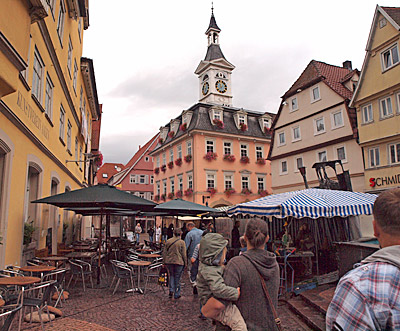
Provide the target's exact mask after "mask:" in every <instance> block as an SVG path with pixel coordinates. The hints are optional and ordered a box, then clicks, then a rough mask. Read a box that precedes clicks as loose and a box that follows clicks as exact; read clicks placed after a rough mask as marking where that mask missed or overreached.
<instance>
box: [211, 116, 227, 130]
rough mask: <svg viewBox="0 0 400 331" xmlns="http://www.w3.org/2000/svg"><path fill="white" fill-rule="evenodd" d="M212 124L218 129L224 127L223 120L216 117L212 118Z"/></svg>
mask: <svg viewBox="0 0 400 331" xmlns="http://www.w3.org/2000/svg"><path fill="white" fill-rule="evenodd" d="M213 124H214V125H215V126H216V127H217V128H219V129H223V128H224V127H225V125H224V122H222V121H221V120H219V119H218V118H214V119H213Z"/></svg>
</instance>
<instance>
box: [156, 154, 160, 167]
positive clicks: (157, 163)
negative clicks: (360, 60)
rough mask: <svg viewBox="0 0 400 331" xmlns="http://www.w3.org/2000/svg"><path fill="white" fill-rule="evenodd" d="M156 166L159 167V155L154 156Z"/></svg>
mask: <svg viewBox="0 0 400 331" xmlns="http://www.w3.org/2000/svg"><path fill="white" fill-rule="evenodd" d="M156 168H160V156H157V157H156Z"/></svg>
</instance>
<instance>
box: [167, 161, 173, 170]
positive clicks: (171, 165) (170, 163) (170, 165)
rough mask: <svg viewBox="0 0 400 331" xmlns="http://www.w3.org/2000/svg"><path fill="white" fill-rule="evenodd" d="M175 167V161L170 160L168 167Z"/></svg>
mask: <svg viewBox="0 0 400 331" xmlns="http://www.w3.org/2000/svg"><path fill="white" fill-rule="evenodd" d="M173 167H174V162H173V161H170V162H168V168H169V169H172V168H173Z"/></svg>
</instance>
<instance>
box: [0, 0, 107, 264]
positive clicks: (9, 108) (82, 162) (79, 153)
mask: <svg viewBox="0 0 400 331" xmlns="http://www.w3.org/2000/svg"><path fill="white" fill-rule="evenodd" d="M88 26H89V20H88V4H87V1H85V0H47V1H45V0H28V1H27V0H2V1H1V2H0V219H1V223H0V233H1V234H0V236H1V237H2V245H0V268H2V267H3V266H4V265H9V264H20V263H23V262H24V260H23V259H24V256H25V257H26V254H27V253H26V249H27V248H28V247H31V249H32V248H36V249H43V248H45V247H46V246H47V247H48V248H49V249H50V251H52V252H53V253H55V252H56V249H57V243H60V242H62V241H63V234H64V239H65V234H66V233H67V232H68V231H66V230H68V229H69V237H70V238H69V240H71V236H72V232H71V230H72V228H73V226H72V218H73V217H75V216H74V215H73V213H72V212H67V211H63V210H61V209H60V210H59V209H57V208H55V207H49V206H47V205H37V204H32V203H31V201H33V200H35V199H37V198H41V197H45V196H48V195H51V194H56V193H62V192H64V191H67V190H74V189H77V188H80V187H82V186H84V185H90V184H91V182H92V181H93V158H91V157H90V156H91V154H90V152H91V129H92V120H98V119H99V118H100V107H99V104H98V99H97V91H96V82H95V77H94V69H93V63H92V61H91V60H90V59H86V58H82V57H81V56H82V41H83V30H84V29H87V28H88ZM64 223H65V224H69V227H68V229H65V230H64V233H63V228H65V226H63V224H64ZM26 224H32V225H33V226H34V230H35V231H34V233H33V244H31V245H24V244H23V233H24V226H26Z"/></svg>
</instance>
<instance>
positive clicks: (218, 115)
mask: <svg viewBox="0 0 400 331" xmlns="http://www.w3.org/2000/svg"><path fill="white" fill-rule="evenodd" d="M214 119H215V120H220V121H221V120H222V116H221V111H220V110H214Z"/></svg>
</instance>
